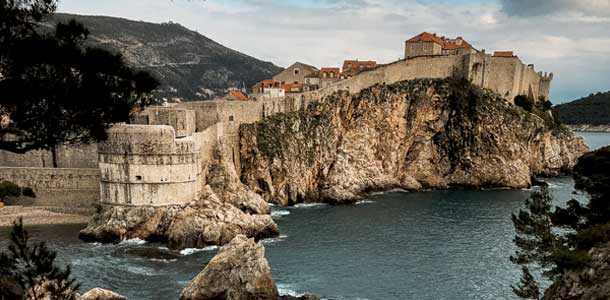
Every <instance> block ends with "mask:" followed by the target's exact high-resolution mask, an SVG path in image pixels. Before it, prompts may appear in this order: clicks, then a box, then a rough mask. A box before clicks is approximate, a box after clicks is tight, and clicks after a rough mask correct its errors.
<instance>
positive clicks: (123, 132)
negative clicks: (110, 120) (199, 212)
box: [99, 124, 201, 206]
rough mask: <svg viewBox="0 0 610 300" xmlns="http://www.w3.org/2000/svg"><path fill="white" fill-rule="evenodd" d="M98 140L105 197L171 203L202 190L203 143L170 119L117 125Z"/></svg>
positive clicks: (133, 202) (121, 202)
mask: <svg viewBox="0 0 610 300" xmlns="http://www.w3.org/2000/svg"><path fill="white" fill-rule="evenodd" d="M108 135H109V136H108V140H106V141H105V142H103V143H100V145H99V157H100V162H99V165H100V171H101V183H100V185H101V199H102V202H105V203H112V204H119V205H151V206H158V205H169V204H182V203H188V202H190V201H193V200H196V199H197V198H198V197H199V193H200V191H201V176H200V168H199V154H200V153H199V147H198V145H197V143H196V142H195V141H194V139H193V138H192V137H185V138H179V139H176V135H175V131H174V129H173V128H172V127H171V126H165V125H125V124H122V125H115V126H113V127H112V128H111V129H110V130H109V133H108Z"/></svg>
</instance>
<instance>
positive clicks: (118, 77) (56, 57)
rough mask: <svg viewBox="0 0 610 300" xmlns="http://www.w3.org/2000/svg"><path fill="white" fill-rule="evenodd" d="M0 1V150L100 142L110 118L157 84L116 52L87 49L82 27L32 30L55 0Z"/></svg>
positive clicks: (116, 118)
mask: <svg viewBox="0 0 610 300" xmlns="http://www.w3.org/2000/svg"><path fill="white" fill-rule="evenodd" d="M0 2H2V4H1V5H0V16H11V17H8V18H7V19H6V20H5V19H2V20H3V21H2V22H1V23H0V26H1V28H0V33H2V36H1V37H0V41H1V42H2V45H1V47H0V48H2V49H3V50H2V51H1V52H0V55H1V57H0V72H1V73H2V76H1V77H0V94H2V95H3V96H2V98H1V100H0V117H1V118H2V120H1V122H0V125H1V126H0V149H4V150H9V151H12V152H16V153H24V152H27V151H29V150H32V149H54V147H55V145H57V144H63V143H84V142H90V141H96V140H103V139H105V138H106V129H108V126H110V124H111V123H116V122H124V121H127V120H128V119H129V115H130V113H131V112H132V110H133V109H134V108H136V107H138V106H145V105H148V104H151V103H153V99H152V97H150V95H149V93H150V92H151V91H152V90H154V89H155V88H156V86H157V85H158V83H157V81H156V80H155V79H154V78H153V77H151V75H149V74H148V73H146V72H137V71H134V70H132V69H131V68H129V67H128V66H127V65H126V64H125V63H124V61H123V59H122V57H121V56H120V55H117V54H113V53H110V52H108V51H106V50H102V49H98V48H90V47H86V46H85V45H84V42H85V40H86V39H87V36H88V35H89V31H88V30H87V29H86V28H85V27H84V26H83V25H82V24H80V23H77V22H76V21H73V20H72V21H68V22H66V23H59V24H57V26H56V27H55V30H54V31H52V32H48V31H45V30H40V29H37V27H36V24H37V23H38V22H40V21H41V20H42V19H43V18H45V17H47V16H49V15H50V14H51V13H52V12H53V11H54V9H55V4H56V1H51V0H2V1H0Z"/></svg>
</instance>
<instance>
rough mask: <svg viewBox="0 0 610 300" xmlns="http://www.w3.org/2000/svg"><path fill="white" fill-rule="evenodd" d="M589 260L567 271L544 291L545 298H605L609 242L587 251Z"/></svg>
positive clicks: (609, 272) (608, 292) (609, 279)
mask: <svg viewBox="0 0 610 300" xmlns="http://www.w3.org/2000/svg"><path fill="white" fill-rule="evenodd" d="M589 256H590V257H591V261H590V262H589V264H588V266H587V267H584V268H583V269H581V270H579V271H568V272H567V273H565V274H564V275H563V276H561V277H560V278H559V279H558V280H556V281H555V282H554V283H553V284H552V285H551V286H550V287H549V288H548V289H547V290H546V292H545V293H544V299H545V300H607V299H608V297H610V296H609V295H610V244H606V245H604V246H601V247H598V248H593V249H591V250H590V251H589Z"/></svg>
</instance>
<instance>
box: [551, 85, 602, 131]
mask: <svg viewBox="0 0 610 300" xmlns="http://www.w3.org/2000/svg"><path fill="white" fill-rule="evenodd" d="M555 109H556V110H557V112H559V117H560V118H561V121H563V122H564V123H566V124H570V125H582V124H589V125H609V124H610V91H609V92H605V93H597V94H591V95H589V96H588V97H584V98H580V99H578V100H575V101H572V102H569V103H565V104H561V105H557V106H556V107H555Z"/></svg>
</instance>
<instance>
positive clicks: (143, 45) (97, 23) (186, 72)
mask: <svg viewBox="0 0 610 300" xmlns="http://www.w3.org/2000/svg"><path fill="white" fill-rule="evenodd" d="M69 19H76V20H77V21H79V22H81V23H83V24H84V25H85V26H86V27H87V28H88V29H89V31H90V32H91V34H90V36H89V43H90V44H91V45H94V46H99V47H102V48H105V49H108V50H111V51H119V52H120V53H121V54H123V56H124V58H125V60H126V61H127V62H128V63H129V64H130V65H132V66H134V67H136V68H141V69H145V70H148V71H150V72H151V73H152V74H153V75H154V76H155V77H156V78H158V79H159V81H160V82H161V88H160V91H159V93H158V94H159V96H163V97H181V98H185V99H187V100H195V99H208V98H211V97H212V96H213V93H223V92H224V91H225V90H226V88H228V87H230V86H239V87H242V85H245V86H246V87H250V86H252V85H253V84H254V83H256V82H258V81H260V80H263V79H266V78H270V77H271V76H273V75H274V74H276V73H278V72H279V71H281V68H280V67H278V66H275V65H274V64H272V63H270V62H264V61H260V60H258V59H255V58H253V57H250V56H248V55H245V54H242V53H240V52H237V51H234V50H231V49H229V48H226V47H224V46H222V45H220V44H218V43H216V42H214V41H213V40H211V39H209V38H207V37H205V36H203V35H201V34H199V33H197V32H195V31H191V30H189V29H187V28H185V27H183V26H182V25H180V24H177V23H171V22H170V23H163V24H154V23H146V22H139V21H132V20H127V19H122V18H114V17H105V16H80V15H69V14H56V15H55V17H54V20H53V23H56V22H58V21H67V20H69Z"/></svg>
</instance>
